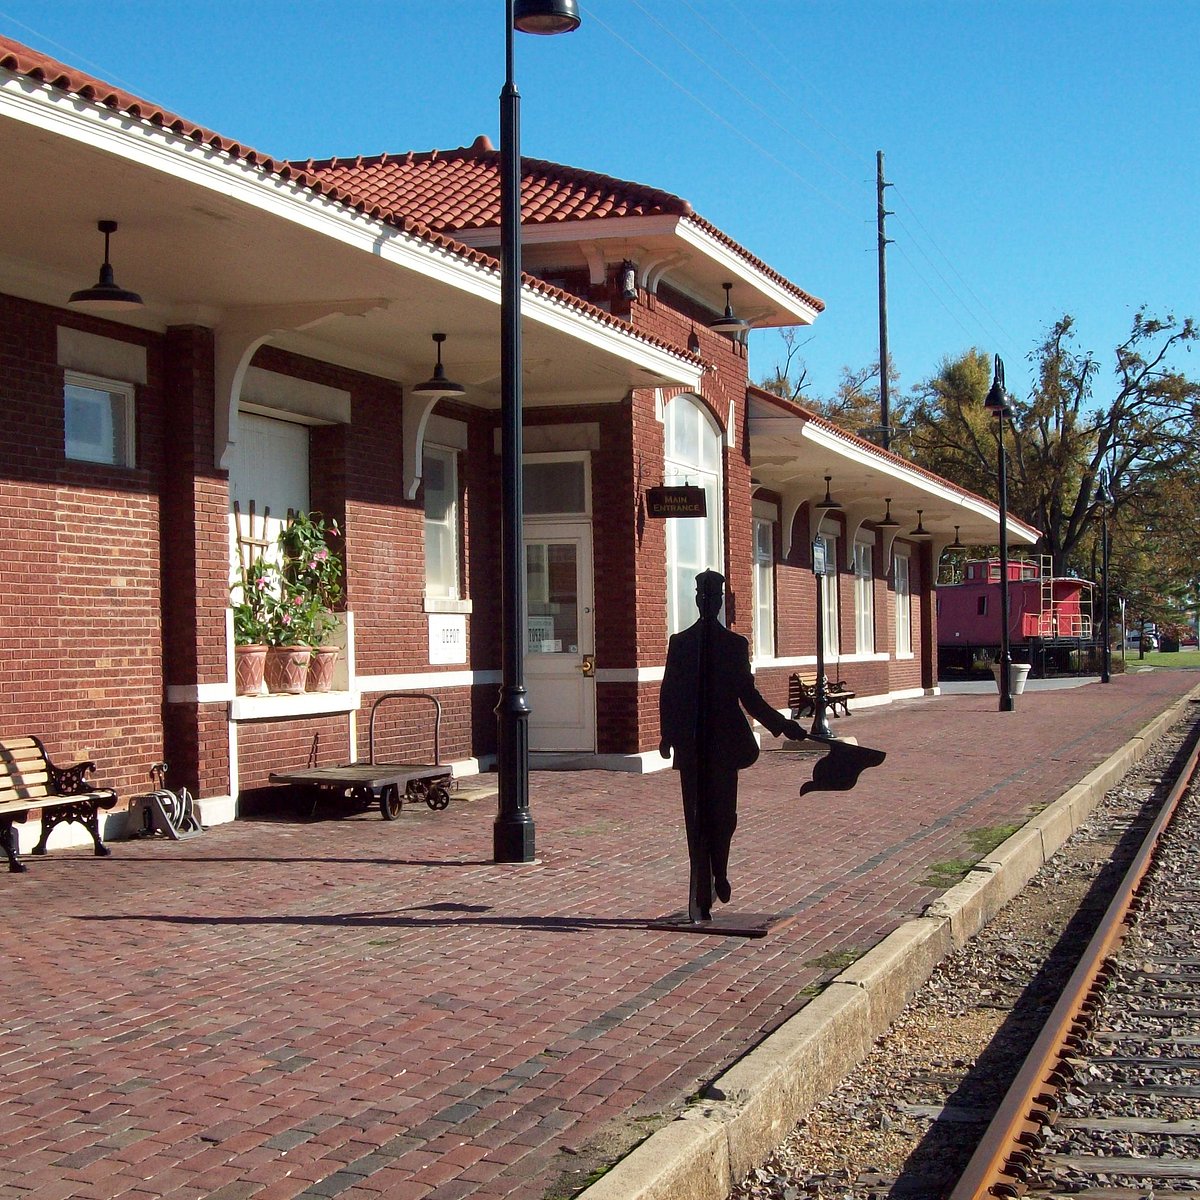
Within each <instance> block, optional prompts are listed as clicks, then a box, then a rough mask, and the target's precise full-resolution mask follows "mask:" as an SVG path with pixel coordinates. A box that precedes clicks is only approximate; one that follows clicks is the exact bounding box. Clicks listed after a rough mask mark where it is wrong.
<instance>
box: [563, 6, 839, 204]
mask: <svg viewBox="0 0 1200 1200" xmlns="http://www.w3.org/2000/svg"><path fill="white" fill-rule="evenodd" d="M584 12H585V14H586V15H587V18H588V20H589V21H595V23H596V24H597V25H599V26H600V28H601V29H603V30H604V31H605V32H606V33H607V34H608V35H609V36H610V37H612V38H613V39H615V40H616V41H618V42H620V43H621V45H622V46H624V47H625V48H626V49H627V50H628V51H629V52H630V53H631V54H635V55H637V57H638V58H640V59H641V60H642V62H644V63H645V64H646V65H647V66H649V67H653V69H654V70H655V71H657V72H658V73H659V74H660V75H661V76H662V77H663V78H664V79H665V80H667V82H668V83H670V84H671V85H672V86H673V87H676V88H678V89H679V91H681V92H682V93H683V94H684V95H685V96H687V97H688V99H689V100H691V101H692V102H693V103H694V104H696V105H698V106H699V107H700V108H702V109H703V110H704V111H705V112H706V113H708V114H709V116H711V117H713V118H714V119H715V120H717V121H719V122H720V123H721V124H722V125H724V126H725V128H726V129H730V130H732V131H733V132H734V133H735V134H737V136H738V137H740V138H741V139H742V141H744V142H745V143H746V144H747V145H749V146H753V147H754V149H755V150H757V151H758V152H759V153H760V154H761V155H763V157H764V158H768V159H770V160H771V162H773V163H774V164H775V165H776V166H777V167H779V168H781V169H782V170H784V171H786V172H787V173H788V174H789V175H791V176H792V177H793V178H794V179H797V180H798V181H799V182H800V183H802V184H803V185H804V186H805V187H806V188H808V189H809V190H810V191H812V192H813V193H815V194H816V195H817V196H819V197H820V198H821V199H822V200H824V201H825V203H826V204H829V205H832V206H833V207H834V208H837V209H840V210H841V211H842V212H844V213H846V214H847V215H848V216H854V215H855V214H854V213H853V212H852V211H851V210H850V209H849V208H847V207H846V205H844V204H842V203H841V202H840V201H838V200H835V199H834V198H833V197H832V196H829V195H827V194H826V193H825V192H823V191H822V190H821V189H820V188H819V187H817V185H816V184H814V183H813V182H812V181H811V180H809V179H806V178H805V177H804V176H803V175H801V174H800V172H799V171H797V170H796V169H795V168H794V167H792V166H790V165H789V164H788V163H786V162H784V161H783V159H781V158H780V157H779V156H778V155H776V154H773V153H772V152H771V151H770V150H768V149H767V148H766V147H765V146H764V145H762V144H761V143H760V142H756V141H755V140H754V139H753V138H752V137H748V136H747V135H746V134H745V133H744V132H743V131H742V130H741V129H740V128H739V127H738V126H737V125H735V124H734V122H732V121H730V120H729V119H728V118H727V117H724V116H722V115H721V114H720V113H719V112H717V110H716V109H715V108H713V107H712V106H711V105H709V104H707V103H705V101H703V100H702V99H701V98H700V97H699V96H697V95H696V93H695V92H693V91H691V90H690V89H689V88H687V87H685V86H684V85H683V84H682V83H680V82H679V80H678V79H676V78H675V77H674V76H673V75H671V74H670V73H669V72H668V71H666V70H664V69H663V68H662V67H661V66H660V65H659V64H658V63H656V62H655V61H654V60H653V59H652V58H650V57H649V56H647V55H645V54H643V53H642V52H641V51H640V50H639V49H638V48H637V47H636V46H635V45H634V44H633V43H632V42H630V41H629V40H628V39H627V38H625V37H622V35H621V34H619V33H618V32H617V31H616V30H615V29H614V28H613V27H612V26H611V25H609V24H608V23H607V22H605V21H604V20H602V19H601V18H600V17H599V16H598V15H597V14H596V13H595V12H594V11H593V10H592V9H590V8H586V7H585V8H584Z"/></svg>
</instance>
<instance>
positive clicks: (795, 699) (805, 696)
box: [788, 675, 855, 721]
mask: <svg viewBox="0 0 1200 1200" xmlns="http://www.w3.org/2000/svg"><path fill="white" fill-rule="evenodd" d="M854 696H855V693H854V692H852V691H851V690H850V689H849V688H848V687H847V686H846V684H845V681H844V680H840V679H839V680H838V681H837V683H830V682H829V680H828V679H826V680H825V704H826V705H827V707H828V710H829V711H830V712H831V713H832V714H833V715H834V716H835V717H836V716H838V705H839V704H840V705H841V706H842V713H843V714H845V715H846V716H847V717H848V716H849V715H850V701H851V700H853V699H854ZM788 707H789V708H790V709H791V710H792V720H793V721H795V720H797V719H798V718H800V717H802V716H804V715H805V714H811V715H812V716H816V714H817V677H816V676H815V675H812V676H810V677H808V678H801V677H800V676H799V675H793V676H791V678H790V679H788Z"/></svg>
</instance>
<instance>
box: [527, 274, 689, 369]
mask: <svg viewBox="0 0 1200 1200" xmlns="http://www.w3.org/2000/svg"><path fill="white" fill-rule="evenodd" d="M521 312H522V315H523V316H525V317H531V318H533V319H534V320H538V321H540V322H541V323H542V324H543V325H546V326H548V327H549V328H552V329H557V330H560V331H561V332H563V333H567V334H570V335H571V336H573V337H576V338H579V339H580V340H582V341H586V342H588V343H590V344H591V345H593V346H595V347H597V348H598V349H600V350H604V351H606V352H607V353H609V354H612V355H613V356H614V357H616V358H619V359H620V360H621V361H622V362H626V363H630V364H632V365H633V366H635V367H641V368H643V369H644V370H646V371H650V372H651V373H652V374H654V375H655V376H658V377H659V378H660V379H661V380H665V381H669V382H671V383H677V384H682V385H683V386H684V387H686V388H690V389H692V390H693V391H694V390H697V389H698V388H699V387H700V382H701V380H702V379H703V378H704V368H703V366H702V365H700V364H699V363H693V362H688V361H685V360H683V359H680V358H679V357H678V356H676V355H674V354H672V353H671V352H670V351H668V350H666V349H663V348H661V347H659V346H656V345H654V344H653V343H651V342H646V341H642V340H641V339H640V338H636V337H631V336H630V335H629V334H628V333H626V332H625V331H624V330H623V329H621V328H619V327H618V326H616V325H610V324H609V323H608V322H607V321H603V320H601V319H600V318H599V317H593V316H591V315H590V314H588V313H583V312H580V311H578V310H577V309H572V308H569V307H568V306H566V305H564V304H563V303H561V302H560V301H557V300H555V299H553V298H552V297H550V296H545V295H542V294H541V293H539V292H536V291H529V292H526V293H525V295H524V297H523V300H522V303H521ZM581 326H582V327H581ZM645 386H659V385H657V384H651V383H650V382H647V384H646V385H645Z"/></svg>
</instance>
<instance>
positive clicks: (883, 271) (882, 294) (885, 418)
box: [875, 150, 892, 450]
mask: <svg viewBox="0 0 1200 1200" xmlns="http://www.w3.org/2000/svg"><path fill="white" fill-rule="evenodd" d="M891 186H892V185H891V184H890V183H885V182H884V178H883V151H882V150H876V151H875V191H876V195H877V197H878V208H879V215H878V223H879V417H880V420H879V425H880V430H881V432H882V434H883V448H884V449H885V450H887V449H888V448H889V447H890V445H891V441H892V429H891V420H890V417H889V409H888V363H889V359H888V324H887V245H888V240H889V239H888V237H887V235H886V234H885V233H884V229H883V224H884V218H885V217H890V216H891V215H892V214H891V213H890V212H888V210H887V209H886V208H884V207H883V189H884V188H889V187H891Z"/></svg>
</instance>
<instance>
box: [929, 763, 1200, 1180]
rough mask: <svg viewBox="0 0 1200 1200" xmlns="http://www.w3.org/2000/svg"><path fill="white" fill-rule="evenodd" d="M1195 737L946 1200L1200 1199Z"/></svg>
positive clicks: (1199, 809)
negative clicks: (1022, 1199)
mask: <svg viewBox="0 0 1200 1200" xmlns="http://www.w3.org/2000/svg"><path fill="white" fill-rule="evenodd" d="M1198 761H1200V741H1197V742H1194V743H1193V746H1192V748H1191V751H1190V753H1189V755H1188V757H1187V759H1186V761H1185V762H1184V765H1183V769H1182V770H1181V772H1180V774H1179V777H1178V781H1177V782H1176V784H1175V786H1174V787H1173V788H1172V790H1171V792H1170V794H1169V795H1168V797H1167V799H1166V801H1165V803H1164V805H1163V807H1162V810H1161V811H1160V813H1159V815H1158V817H1157V819H1156V820H1155V822H1154V824H1153V826H1152V827H1151V829H1150V831H1149V833H1148V835H1147V837H1146V840H1145V842H1144V843H1143V845H1142V847H1141V849H1140V850H1139V852H1138V853H1137V855H1136V856H1135V859H1134V861H1133V863H1132V865H1131V867H1130V869H1129V871H1128V873H1127V874H1126V876H1125V879H1124V880H1123V882H1122V884H1121V886H1120V887H1119V888H1118V889H1117V891H1116V894H1115V895H1114V898H1113V901H1112V903H1111V904H1110V906H1109V908H1108V910H1107V912H1106V914H1105V916H1104V919H1103V920H1102V921H1101V923H1100V926H1099V928H1098V929H1097V932H1096V934H1095V936H1094V937H1093V939H1092V941H1091V943H1090V945H1089V946H1088V948H1087V950H1086V951H1085V952H1084V955H1083V957H1082V958H1081V960H1080V963H1079V966H1078V967H1077V968H1076V970H1075V971H1074V973H1073V974H1072V976H1071V979H1070V980H1069V982H1068V984H1067V987H1066V989H1065V990H1064V992H1063V995H1062V998H1061V1000H1060V1001H1059V1002H1058V1004H1057V1005H1056V1007H1055V1009H1054V1010H1053V1012H1052V1013H1051V1015H1050V1018H1049V1020H1048V1022H1047V1024H1046V1026H1045V1029H1044V1030H1043V1032H1042V1034H1041V1036H1040V1037H1039V1038H1038V1039H1037V1041H1036V1043H1035V1044H1034V1046H1033V1049H1032V1051H1031V1052H1030V1055H1029V1057H1028V1059H1027V1060H1026V1062H1025V1065H1024V1067H1023V1068H1022V1069H1021V1070H1020V1072H1019V1073H1018V1075H1017V1077H1016V1078H1015V1080H1014V1082H1013V1084H1012V1087H1011V1088H1010V1090H1009V1092H1008V1094H1007V1096H1006V1097H1005V1099H1004V1101H1003V1102H1002V1103H1001V1105H1000V1108H999V1109H998V1111H997V1113H996V1117H995V1119H994V1120H993V1122H992V1124H991V1125H990V1127H989V1129H988V1131H987V1133H986V1135H985V1136H984V1138H983V1140H982V1141H981V1142H980V1144H979V1147H978V1149H977V1150H976V1152H975V1154H974V1156H973V1157H972V1159H971V1161H970V1163H969V1164H968V1166H967V1169H966V1171H965V1172H964V1174H963V1176H962V1178H961V1179H960V1181H959V1183H958V1185H957V1186H956V1187H955V1189H954V1190H953V1192H952V1193H951V1195H950V1200H983V1198H984V1197H992V1196H995V1197H1026V1198H1027V1200H1050V1198H1051V1197H1059V1196H1073V1197H1085V1198H1090V1200H1135V1198H1148V1197H1153V1198H1154V1200H1169V1198H1170V1197H1175V1196H1185V1195H1186V1196H1200V866H1198V864H1200V776H1198V775H1197V764H1198Z"/></svg>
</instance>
